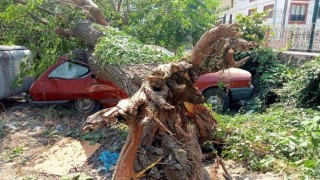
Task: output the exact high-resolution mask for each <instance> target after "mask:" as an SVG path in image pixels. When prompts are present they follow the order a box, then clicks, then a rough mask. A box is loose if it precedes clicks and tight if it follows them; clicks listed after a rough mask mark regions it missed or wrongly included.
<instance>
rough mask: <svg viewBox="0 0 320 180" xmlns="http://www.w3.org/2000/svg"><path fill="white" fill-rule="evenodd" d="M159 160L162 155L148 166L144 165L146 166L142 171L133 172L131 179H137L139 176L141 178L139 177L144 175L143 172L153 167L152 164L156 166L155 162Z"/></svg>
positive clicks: (157, 162)
mask: <svg viewBox="0 0 320 180" xmlns="http://www.w3.org/2000/svg"><path fill="white" fill-rule="evenodd" d="M161 160H162V157H160V158H159V159H158V160H156V161H155V162H154V163H152V164H150V165H149V166H148V167H146V168H145V169H143V170H142V171H140V172H138V173H136V174H134V176H133V179H134V180H137V179H139V178H141V177H144V176H145V173H146V172H147V171H148V170H149V169H151V168H153V167H154V166H156V165H157V164H159V163H160V161H161Z"/></svg>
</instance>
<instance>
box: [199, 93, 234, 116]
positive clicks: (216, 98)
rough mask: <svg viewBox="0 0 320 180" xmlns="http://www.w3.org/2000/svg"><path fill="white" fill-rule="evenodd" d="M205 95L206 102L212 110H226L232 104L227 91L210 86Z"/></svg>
mask: <svg viewBox="0 0 320 180" xmlns="http://www.w3.org/2000/svg"><path fill="white" fill-rule="evenodd" d="M203 96H204V98H205V103H207V104H210V105H211V107H212V110H214V111H225V110H227V109H228V107H229V104H230V99H229V96H228V94H227V93H226V92H224V91H222V90H220V89H217V88H210V89H207V90H206V91H205V92H204V93H203Z"/></svg>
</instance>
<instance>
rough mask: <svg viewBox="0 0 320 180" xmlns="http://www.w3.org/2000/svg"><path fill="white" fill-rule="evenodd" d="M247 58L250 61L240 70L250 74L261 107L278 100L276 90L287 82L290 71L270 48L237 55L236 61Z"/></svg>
mask: <svg viewBox="0 0 320 180" xmlns="http://www.w3.org/2000/svg"><path fill="white" fill-rule="evenodd" d="M245 56H249V57H250V60H249V62H247V63H246V64H245V65H244V66H243V67H242V68H243V69H245V70H247V71H249V72H250V73H251V74H252V84H253V85H254V87H255V92H256V96H257V97H258V98H259V99H260V100H261V102H262V103H263V104H262V107H265V106H266V105H269V104H272V103H274V102H276V101H277V100H278V96H277V94H276V91H277V89H279V88H281V87H282V86H283V84H284V83H285V82H287V81H288V74H290V73H291V70H290V69H289V68H288V67H286V66H285V65H283V64H281V63H280V62H279V61H278V60H277V55H276V53H275V52H273V51H272V49H270V48H260V49H255V50H252V51H248V52H244V53H238V54H237V55H236V58H237V59H240V58H243V57H245Z"/></svg>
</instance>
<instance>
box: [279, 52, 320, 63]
mask: <svg viewBox="0 0 320 180" xmlns="http://www.w3.org/2000/svg"><path fill="white" fill-rule="evenodd" d="M319 55H320V53H309V52H297V51H285V52H279V53H278V59H279V60H280V61H281V62H282V63H283V64H285V65H287V66H289V67H296V66H300V65H303V64H304V63H305V62H306V61H309V60H312V59H315V58H316V57H318V56H319Z"/></svg>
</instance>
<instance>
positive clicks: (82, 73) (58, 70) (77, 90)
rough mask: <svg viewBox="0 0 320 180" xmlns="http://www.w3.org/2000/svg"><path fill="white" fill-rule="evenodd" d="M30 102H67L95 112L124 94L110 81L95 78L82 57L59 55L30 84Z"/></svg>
mask: <svg viewBox="0 0 320 180" xmlns="http://www.w3.org/2000/svg"><path fill="white" fill-rule="evenodd" d="M29 93H30V97H31V102H32V103H36V104H61V103H69V104H72V105H74V106H75V108H76V109H77V110H78V111H81V112H94V111H97V110H99V109H100V108H101V105H103V106H105V107H112V106H115V105H116V104H117V103H118V101H119V100H120V99H123V98H127V97H128V96H127V94H126V93H125V92H123V91H122V90H120V89H119V88H118V87H117V86H116V85H114V84H113V83H112V82H110V81H107V80H105V79H101V78H97V77H96V76H95V75H94V74H93V73H92V72H91V70H90V68H89V66H88V65H87V63H86V55H84V56H83V58H81V57H80V58H78V59H76V60H69V56H68V55H65V56H62V57H61V58H60V59H59V60H58V62H57V63H55V64H54V65H52V66H51V67H50V68H49V69H48V70H46V71H45V72H44V73H43V74H42V75H41V76H40V77H39V78H38V79H37V80H36V81H35V82H34V83H33V85H32V86H31V88H30V90H29Z"/></svg>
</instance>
